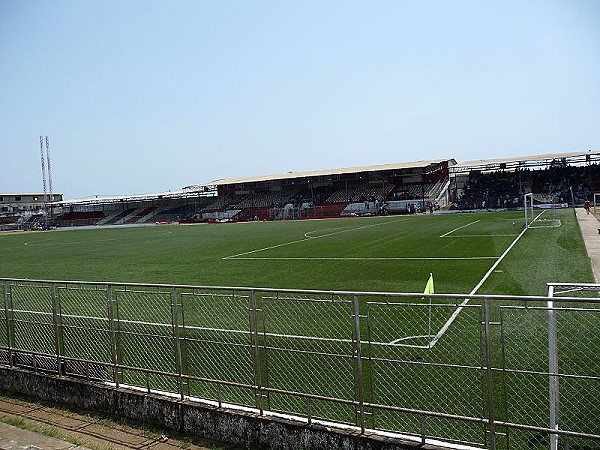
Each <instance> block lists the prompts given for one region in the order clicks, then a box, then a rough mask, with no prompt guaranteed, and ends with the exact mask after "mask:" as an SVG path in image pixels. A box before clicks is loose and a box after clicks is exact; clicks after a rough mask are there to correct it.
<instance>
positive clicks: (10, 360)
mask: <svg viewBox="0 0 600 450" xmlns="http://www.w3.org/2000/svg"><path fill="white" fill-rule="evenodd" d="M2 284H3V290H4V321H5V322H6V345H7V346H8V364H9V366H11V367H12V365H13V355H12V349H13V347H14V345H13V334H12V332H11V320H10V316H9V311H10V310H9V308H8V281H6V280H4V281H3V283H2ZM11 312H12V311H11Z"/></svg>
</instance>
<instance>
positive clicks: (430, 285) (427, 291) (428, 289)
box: [423, 273, 435, 338]
mask: <svg viewBox="0 0 600 450" xmlns="http://www.w3.org/2000/svg"><path fill="white" fill-rule="evenodd" d="M423 294H435V292H434V289H433V274H432V273H430V274H429V280H427V284H426V285H425V290H424V291H423ZM428 316H429V317H428V322H429V326H428V333H427V335H428V336H429V338H431V297H429V314H428Z"/></svg>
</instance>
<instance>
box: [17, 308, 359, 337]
mask: <svg viewBox="0 0 600 450" xmlns="http://www.w3.org/2000/svg"><path fill="white" fill-rule="evenodd" d="M13 312H16V313H27V314H32V315H41V316H52V313H51V312H44V311H28V310H22V309H15V310H13ZM61 317H63V318H69V319H83V320H97V321H102V322H108V318H107V317H93V316H78V315H72V314H61ZM17 320H18V319H17ZM115 322H116V323H127V324H135V325H148V326H156V327H168V328H173V325H172V324H170V323H160V322H144V321H141V320H119V319H115ZM182 328H183V329H186V330H199V331H211V332H222V333H231V334H246V335H250V334H252V332H251V331H249V330H231V329H227V328H211V327H194V326H189V325H186V326H182ZM107 331H108V330H107ZM265 335H266V336H269V337H282V338H289V339H306V340H313V341H320V342H322V341H325V342H338V343H339V342H342V343H352V342H353V341H352V339H342V338H328V337H321V336H304V335H295V334H282V333H265Z"/></svg>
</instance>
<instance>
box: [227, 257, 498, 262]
mask: <svg viewBox="0 0 600 450" xmlns="http://www.w3.org/2000/svg"><path fill="white" fill-rule="evenodd" d="M496 258H498V257H497V256H431V257H428V256H406V257H402V256H389V257H385V256H374V257H361V256H322V257H321V256H298V257H296V256H279V257H278V256H262V257H261V256H239V257H234V256H230V257H228V258H227V259H251V260H260V259H265V260H277V261H288V260H300V261H303V260H307V261H312V260H316V261H319V260H321V261H330V260H331V261H370V260H373V261H385V260H387V259H389V260H398V261H402V260H406V261H426V260H442V261H454V260H457V261H461V260H474V259H496Z"/></svg>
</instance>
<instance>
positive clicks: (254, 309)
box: [250, 290, 264, 416]
mask: <svg viewBox="0 0 600 450" xmlns="http://www.w3.org/2000/svg"><path fill="white" fill-rule="evenodd" d="M250 302H251V303H250V309H251V316H252V321H251V327H252V330H251V333H252V340H253V343H252V344H253V350H254V355H253V356H254V374H255V381H256V395H257V403H258V409H259V410H260V415H261V416H262V415H263V412H264V409H263V408H264V407H263V386H262V370H261V364H260V343H259V338H258V306H257V304H256V291H255V290H252V293H251V295H250Z"/></svg>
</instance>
